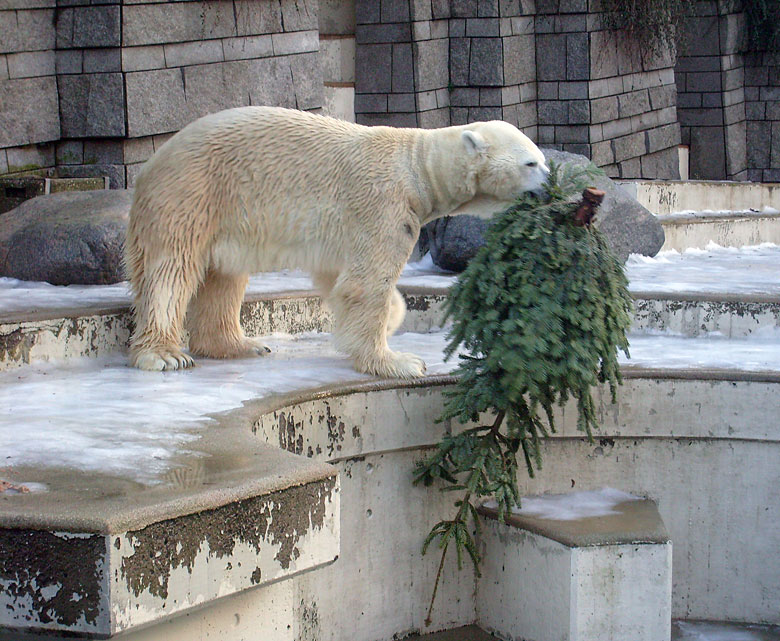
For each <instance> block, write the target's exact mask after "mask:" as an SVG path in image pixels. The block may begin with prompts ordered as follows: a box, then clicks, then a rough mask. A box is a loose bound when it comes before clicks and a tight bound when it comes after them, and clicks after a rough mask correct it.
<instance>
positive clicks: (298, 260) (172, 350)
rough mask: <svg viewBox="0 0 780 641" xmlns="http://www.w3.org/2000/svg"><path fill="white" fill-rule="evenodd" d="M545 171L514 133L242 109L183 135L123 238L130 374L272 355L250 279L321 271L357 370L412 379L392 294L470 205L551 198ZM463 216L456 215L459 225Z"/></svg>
mask: <svg viewBox="0 0 780 641" xmlns="http://www.w3.org/2000/svg"><path fill="white" fill-rule="evenodd" d="M547 173H548V169H547V167H546V165H545V162H544V156H543V155H542V153H541V152H540V151H539V149H538V148H537V147H536V145H534V143H533V142H531V140H530V139H529V138H527V137H526V136H525V135H524V134H522V133H521V132H520V131H519V130H518V129H516V128H515V127H513V126H512V125H510V124H507V123H505V122H500V121H494V122H477V123H473V124H470V125H464V126H459V127H445V128H443V129H432V130H426V129H397V128H393V127H364V126H361V125H355V124H352V123H348V122H344V121H341V120H335V119H333V118H327V117H323V116H317V115H314V114H310V113H306V112H301V111H294V110H289V109H280V108H275V107H241V108H237V109H228V110H226V111H222V112H219V113H216V114H212V115H209V116H205V117H203V118H201V119H199V120H197V121H195V122H193V123H192V124H190V125H188V126H187V127H185V128H184V129H182V130H181V131H180V132H179V133H178V134H176V135H175V136H173V137H172V138H171V139H170V140H169V141H168V142H166V143H165V144H164V145H163V146H162V147H161V148H160V149H159V150H158V151H157V153H156V154H155V155H154V156H152V158H151V159H149V161H148V162H147V163H146V165H145V166H144V167H143V169H142V170H141V172H140V173H139V175H138V178H137V182H136V187H135V195H134V198H133V205H132V209H131V211H130V222H129V225H128V229H127V240H126V257H125V258H126V268H127V271H128V276H129V279H130V282H131V285H132V288H133V291H134V294H135V307H134V310H135V332H134V333H133V336H132V339H131V345H130V359H131V363H132V364H133V365H135V366H136V367H139V368H141V369H146V370H165V369H177V368H183V367H189V366H191V365H192V364H193V361H192V358H191V357H190V356H188V355H187V354H185V353H184V352H183V351H182V346H181V339H182V330H183V327H184V321H185V316H186V317H187V328H188V329H189V332H190V342H189V348H190V352H192V353H193V354H196V355H203V356H209V357H214V358H229V357H237V356H242V355H246V354H252V353H258V354H263V353H265V352H266V351H269V350H268V348H266V347H265V346H264V345H262V344H261V343H259V342H257V341H256V340H254V339H250V338H247V337H246V336H244V333H243V331H242V329H241V326H240V324H239V311H240V307H241V302H242V300H243V296H244V289H245V286H246V283H247V279H248V276H249V274H251V273H254V272H259V271H269V270H274V269H283V268H293V267H294V268H301V269H305V270H308V271H310V272H311V274H312V277H313V280H314V283H315V284H316V285H317V287H318V288H319V289H320V290H321V292H322V295H323V297H324V298H325V300H326V302H327V303H328V304H329V306H330V308H331V309H332V311H333V314H334V321H335V324H334V336H335V340H336V347H337V348H338V349H340V350H342V351H344V352H346V353H347V354H349V355H350V356H351V357H352V359H353V361H354V366H355V368H356V369H357V370H358V371H361V372H367V373H370V374H376V375H378V376H386V377H404V378H409V377H415V376H421V375H422V374H423V373H424V372H425V364H424V363H423V361H422V360H421V359H420V358H418V357H417V356H415V355H414V354H404V353H397V352H393V351H391V350H390V349H389V347H388V345H387V336H388V334H391V333H392V332H393V331H395V329H396V328H397V327H398V326H399V325H400V323H401V320H402V319H403V316H404V313H405V311H406V308H405V305H404V302H403V298H402V297H401V295H400V294H399V293H398V290H397V289H396V288H395V284H396V281H397V280H398V277H399V276H400V274H401V270H402V269H403V266H404V264H405V263H406V261H407V259H408V258H409V255H410V253H411V251H412V248H413V247H414V244H415V242H416V239H417V236H418V234H419V231H420V226H421V225H424V224H425V223H427V222H429V221H431V220H433V219H435V218H438V217H440V216H446V215H448V214H452V213H472V212H471V211H470V210H469V206H468V203H470V202H473V203H477V202H480V199H482V202H484V201H485V199H487V200H488V202H489V203H490V208H492V211H496V209H497V208H500V207H501V206H506V205H507V204H508V203H510V202H511V201H512V200H514V198H515V197H516V196H517V195H518V194H519V193H520V192H522V191H529V190H534V189H537V188H539V187H540V186H541V185H542V183H543V182H544V180H545V178H546V176H547ZM456 210H457V212H456Z"/></svg>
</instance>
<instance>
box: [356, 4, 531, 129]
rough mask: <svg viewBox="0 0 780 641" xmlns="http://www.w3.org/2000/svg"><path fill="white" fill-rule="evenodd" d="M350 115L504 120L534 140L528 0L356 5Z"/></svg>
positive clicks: (422, 123)
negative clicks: (351, 111)
mask: <svg viewBox="0 0 780 641" xmlns="http://www.w3.org/2000/svg"><path fill="white" fill-rule="evenodd" d="M355 9H356V33H355V36H356V43H357V45H356V54H355V55H356V59H355V65H356V71H355V78H356V85H355V117H356V120H357V122H360V123H364V124H389V125H395V126H409V127H444V126H447V125H450V124H465V123H466V122H472V121H474V120H493V119H499V120H506V121H508V122H511V123H513V124H515V125H517V126H519V127H521V128H522V129H524V130H525V131H526V133H528V134H529V135H531V136H532V137H533V138H535V137H536V106H535V104H534V100H535V98H536V84H535V75H536V70H535V58H534V55H535V53H534V44H533V39H534V36H533V11H534V9H533V1H532V0H522V2H521V1H520V0H479V1H477V0H453V1H452V2H448V1H446V0H381V1H378V2H375V1H374V0H356V4H355Z"/></svg>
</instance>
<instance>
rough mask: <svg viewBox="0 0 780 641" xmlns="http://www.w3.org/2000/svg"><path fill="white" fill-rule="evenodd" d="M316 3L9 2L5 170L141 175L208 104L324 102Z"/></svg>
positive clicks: (2, 118)
mask: <svg viewBox="0 0 780 641" xmlns="http://www.w3.org/2000/svg"><path fill="white" fill-rule="evenodd" d="M317 8H318V2H317V0H229V1H225V0H207V1H200V0H183V1H181V2H173V3H171V2H161V1H159V0H121V2H120V0H102V1H101V2H100V3H98V2H94V0H26V1H24V2H22V1H21V0H6V2H2V3H0V104H2V105H3V108H2V109H0V174H6V173H13V172H18V171H22V170H30V169H51V170H55V169H56V171H57V173H58V174H59V175H61V176H66V177H80V176H92V175H106V176H109V178H110V181H111V186H112V187H125V186H132V184H133V182H134V179H135V176H136V175H137V172H138V170H139V168H140V166H141V164H142V163H143V162H144V161H145V160H147V159H148V158H149V157H150V156H151V154H152V153H153V152H154V150H155V149H156V148H157V147H159V145H160V144H162V143H163V142H164V141H165V140H167V138H169V137H170V136H171V135H172V134H173V133H175V132H176V131H178V130H179V129H181V128H182V127H184V126H185V125H186V124H187V123H189V122H191V121H192V120H194V119H196V118H198V117H200V116H202V115H205V114H207V113H211V112H214V111H218V110H220V109H225V108H228V107H237V106H243V105H277V106H283V107H293V108H298V109H306V110H317V109H320V108H321V107H322V104H323V98H322V90H323V82H322V73H321V71H320V64H319V54H318V50H319V27H318V15H317V13H318V12H317ZM6 34H7V35H6Z"/></svg>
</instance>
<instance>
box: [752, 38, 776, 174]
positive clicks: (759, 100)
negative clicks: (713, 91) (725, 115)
mask: <svg viewBox="0 0 780 641" xmlns="http://www.w3.org/2000/svg"><path fill="white" fill-rule="evenodd" d="M745 112H746V119H747V160H748V172H747V173H748V175H747V177H748V180H753V181H759V182H780V53H759V54H754V55H750V56H747V58H746V61H745Z"/></svg>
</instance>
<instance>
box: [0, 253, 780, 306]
mask: <svg viewBox="0 0 780 641" xmlns="http://www.w3.org/2000/svg"><path fill="white" fill-rule="evenodd" d="M779 271H780V247H778V246H777V245H773V244H771V243H764V244H762V245H755V246H751V247H741V248H735V247H720V246H718V245H715V244H714V243H710V244H709V245H707V247H706V249H687V250H685V251H684V252H683V253H679V252H677V251H674V250H672V251H666V252H661V253H660V254H658V255H657V256H656V257H654V258H649V257H647V256H640V255H637V254H632V255H631V257H630V258H629V259H628V262H627V263H626V273H627V275H628V278H629V281H630V289H631V290H632V291H635V292H669V293H680V292H686V293H691V292H696V293H713V294H717V293H734V294H768V295H780V278H778V277H777V274H778V272H779ZM455 278H456V275H455V274H453V273H452V272H447V271H445V270H443V269H441V268H439V267H437V266H436V265H434V264H433V261H432V260H431V256H430V254H427V255H426V256H425V257H424V258H423V259H422V260H420V261H418V262H416V263H410V264H408V265H407V266H406V267H405V269H404V271H403V274H402V275H401V279H400V280H399V284H401V285H404V286H416V287H427V288H434V289H446V288H448V287H450V286H451V285H452V283H453V282H454V280H455ZM313 288H314V286H313V285H312V282H311V278H310V277H309V276H308V275H307V274H306V273H304V272H301V271H295V270H286V271H282V272H269V273H264V274H257V275H254V276H252V277H251V278H250V279H249V284H248V285H247V290H246V293H247V295H248V296H253V295H260V294H269V293H282V292H294V291H309V290H312V289H313ZM130 301H131V295H130V291H129V287H128V284H127V283H124V282H123V283H116V284H115V285H68V286H66V287H64V286H55V285H50V284H49V283H36V282H27V281H20V280H16V279H13V278H0V314H3V313H18V312H24V311H30V312H31V311H43V310H57V309H67V308H74V307H83V306H87V305H102V306H119V305H128V304H129V303H130Z"/></svg>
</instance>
